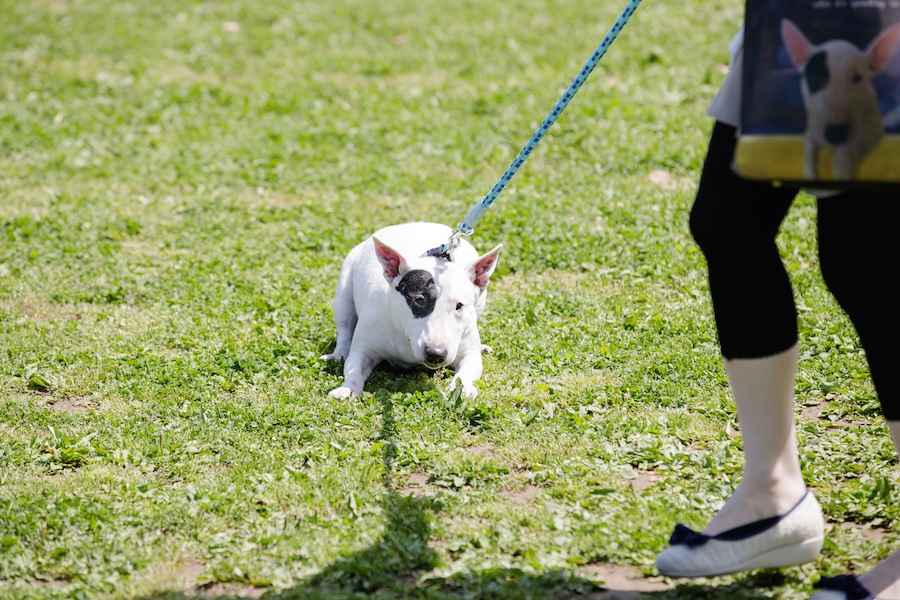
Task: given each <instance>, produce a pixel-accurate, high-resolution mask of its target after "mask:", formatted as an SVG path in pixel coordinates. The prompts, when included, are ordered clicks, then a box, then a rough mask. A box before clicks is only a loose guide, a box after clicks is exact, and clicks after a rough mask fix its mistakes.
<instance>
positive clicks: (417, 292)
mask: <svg viewBox="0 0 900 600" xmlns="http://www.w3.org/2000/svg"><path fill="white" fill-rule="evenodd" d="M373 241H374V243H375V254H376V256H377V257H378V261H379V262H380V263H381V266H382V267H383V269H384V278H385V279H386V280H387V282H388V284H389V285H390V286H391V288H392V290H394V291H396V293H392V294H391V300H390V302H391V317H389V318H394V319H396V320H397V323H396V325H397V327H398V328H400V329H402V330H403V333H404V334H405V336H406V339H407V341H408V342H409V344H410V347H411V349H412V352H413V354H414V355H415V357H416V359H417V360H418V361H419V362H421V363H422V364H423V365H425V366H427V367H429V368H432V369H438V368H441V367H445V366H448V365H451V364H453V363H454V362H455V361H456V358H457V354H458V352H459V347H460V342H461V341H462V339H463V336H464V335H465V334H466V332H468V331H469V330H470V329H471V328H472V327H473V326H474V325H475V323H476V320H477V319H478V315H479V314H481V311H482V310H483V309H484V305H485V299H486V292H487V285H488V281H489V280H490V277H491V274H492V273H493V272H494V268H495V267H496V266H497V258H498V256H499V254H500V249H501V248H502V246H497V247H496V248H494V249H493V250H491V251H490V252H488V253H487V254H484V255H482V256H480V257H478V258H477V259H476V260H474V261H473V262H471V263H470V264H462V265H460V264H456V263H455V262H451V261H448V260H445V259H443V258H437V257H432V256H428V257H414V258H406V257H404V256H402V255H401V254H400V253H399V252H397V251H396V250H394V249H393V248H391V247H390V246H388V245H387V244H384V243H382V242H381V241H380V240H378V239H377V238H373ZM479 351H480V348H479Z"/></svg>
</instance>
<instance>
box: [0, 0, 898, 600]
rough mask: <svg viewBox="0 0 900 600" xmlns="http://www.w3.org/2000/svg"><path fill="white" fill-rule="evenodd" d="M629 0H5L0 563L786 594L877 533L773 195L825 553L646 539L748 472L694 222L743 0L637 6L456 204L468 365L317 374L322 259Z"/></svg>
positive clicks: (792, 230)
mask: <svg viewBox="0 0 900 600" xmlns="http://www.w3.org/2000/svg"><path fill="white" fill-rule="evenodd" d="M624 5H625V2H624V0H623V1H622V2H589V1H587V0H572V1H570V2H552V1H547V0H506V1H504V2H491V1H483V0H482V1H478V0H451V1H449V2H446V1H442V2H439V1H436V0H415V1H414V0H392V1H390V2H372V1H365V0H327V1H311V0H295V1H290V0H269V1H267V2H255V1H253V0H232V1H229V2H212V1H209V0H189V1H187V2H176V1H174V0H156V1H154V2H142V1H140V0H131V1H125V2H112V1H110V0H93V1H88V0H16V1H11V0H0V12H2V14H3V18H2V19H0V56H2V58H3V66H2V69H0V193H2V199H0V597H2V598H4V599H10V600H24V599H50V598H66V599H68V598H77V599H93V598H104V599H106V598H108V599H138V598H140V599H148V600H149V599H157V600H162V599H170V600H176V599H185V598H189V597H195V596H198V595H199V596H202V597H206V598H234V597H259V596H262V595H265V596H266V597H267V598H273V599H276V598H277V599H279V600H293V599H298V600H299V599H301V598H321V599H328V600H330V599H343V598H357V597H358V598H362V597H367V598H382V599H393V598H423V599H444V598H451V599H506V598H509V599H523V598H525V599H551V598H552V599H560V598H563V599H564V598H592V599H594V600H600V599H601V598H603V599H608V598H613V597H619V598H621V599H623V600H625V599H632V600H633V599H634V598H637V594H638V593H639V592H643V596H642V597H645V598H653V599H660V600H662V599H682V598H737V599H762V598H785V599H788V600H790V599H801V598H807V597H808V596H809V594H810V593H811V590H812V583H813V582H814V581H816V579H817V578H818V576H819V574H825V575H835V574H838V573H841V572H844V571H846V570H848V569H864V568H866V567H867V566H869V565H871V564H873V563H874V562H875V561H876V560H878V559H879V558H880V557H882V556H884V555H885V554H887V553H888V550H889V549H890V548H893V547H896V546H897V545H898V544H900V532H898V531H897V530H896V523H897V520H898V517H900V514H898V511H900V472H898V469H897V461H896V458H895V455H894V452H893V446H892V444H891V442H890V440H889V438H888V436H887V432H886V430H885V428H884V426H883V420H882V418H881V416H880V412H879V409H878V404H877V400H876V398H875V396H874V390H873V387H872V385H871V382H870V380H869V378H868V371H867V367H866V364H865V357H864V356H863V353H862V351H861V348H860V346H859V342H858V340H857V338H856V336H855V333H854V332H853V329H852V327H851V326H850V324H849V322H848V321H847V320H846V318H845V317H844V315H843V314H842V313H841V312H840V311H839V310H838V308H837V305H836V303H835V302H834V301H833V300H832V299H831V297H830V296H829V295H828V294H827V291H826V290H825V287H824V284H823V283H822V281H821V278H820V276H819V272H818V264H817V257H816V248H815V210H814V208H815V207H814V204H813V201H812V199H811V198H810V197H808V196H805V195H801V196H800V197H799V198H798V200H797V202H796V203H795V206H794V208H793V210H792V211H791V213H790V215H789V217H788V219H787V221H786V222H785V224H784V227H783V229H782V232H781V235H780V238H779V241H780V243H781V247H782V250H783V255H784V259H785V261H786V264H787V265H788V268H789V270H790V273H791V277H792V278H793V281H794V283H795V293H796V297H797V301H798V305H799V307H800V327H801V363H800V372H799V376H798V381H797V416H798V420H799V435H800V441H801V447H802V451H803V465H804V469H805V474H806V478H807V481H808V483H809V485H810V486H812V487H813V488H815V490H816V491H817V495H818V497H819V499H820V501H821V502H822V504H823V506H824V508H825V510H826V512H827V515H828V528H829V529H828V535H827V541H826V545H825V548H824V550H823V553H822V555H821V557H820V558H819V559H818V561H817V562H816V563H815V564H811V565H806V566H803V567H797V568H792V569H784V570H780V571H757V572H753V573H749V574H743V575H738V576H733V577H721V578H715V579H701V580H696V581H673V580H669V579H665V578H661V577H659V575H658V574H657V573H656V571H655V569H654V566H653V559H654V557H655V555H656V553H657V552H659V551H660V550H662V549H663V548H664V547H665V546H666V544H667V538H668V534H669V532H670V531H671V529H672V527H673V525H674V524H675V523H676V522H684V523H686V524H688V525H691V526H694V527H702V526H703V525H704V523H705V522H706V520H707V519H708V518H709V517H710V516H711V514H712V513H713V511H714V510H715V509H716V508H717V507H718V506H719V505H720V504H721V503H722V502H723V501H724V499H725V498H727V497H728V495H729V493H730V491H731V490H732V489H733V488H734V486H735V485H736V484H737V478H738V477H739V475H740V468H741V461H742V459H741V439H740V430H739V427H738V425H737V423H736V421H735V413H734V409H733V405H732V402H731V398H730V392H729V389H728V386H727V382H726V380H725V375H724V371H723V369H722V365H721V362H720V357H719V350H718V345H717V340H716V332H715V327H714V323H713V320H712V310H711V306H710V302H709V298H708V290H707V287H706V273H705V263H704V261H703V257H702V255H701V254H700V253H699V250H698V248H697V247H696V245H695V244H694V242H693V241H692V239H691V238H690V235H689V232H688V227H687V216H688V211H689V208H690V205H691V202H692V200H693V196H694V192H695V189H696V181H697V177H698V173H699V169H700V166H701V162H702V160H703V156H704V152H705V141H706V137H707V135H708V132H709V130H710V127H711V121H710V119H709V118H708V117H706V116H705V114H704V113H705V110H706V107H707V105H708V103H709V101H710V99H711V98H712V95H713V94H714V93H715V91H716V89H717V87H718V85H719V83H720V82H721V81H722V79H723V77H724V71H725V66H724V65H725V64H726V63H727V60H728V54H727V50H726V45H727V42H728V40H729V39H730V37H731V36H732V34H733V33H734V31H735V30H736V29H737V27H739V25H740V22H741V18H742V14H743V2H740V1H738V0H702V1H701V0H687V1H681V2H679V1H675V0H661V1H657V2H646V3H645V4H644V5H642V6H641V7H640V8H639V9H638V11H637V12H636V13H635V15H634V17H633V18H632V20H631V22H630V23H629V24H628V25H627V26H626V27H625V29H624V30H623V31H622V33H621V34H620V36H619V38H618V40H617V41H616V42H615V44H613V46H612V47H611V48H610V50H609V51H608V52H607V53H606V56H605V57H604V58H603V60H602V61H601V63H600V65H599V66H598V67H597V68H596V70H595V71H594V73H593V74H592V75H591V77H590V79H589V80H588V81H587V83H585V85H584V86H583V87H582V89H581V91H580V92H579V93H578V95H577V96H576V98H575V99H574V100H573V101H572V103H571V104H570V105H569V107H568V108H567V109H566V111H565V113H564V114H563V115H562V116H561V117H560V119H559V122H558V123H557V124H556V125H554V126H553V128H552V129H551V130H550V132H549V133H548V134H547V136H546V137H545V138H544V140H543V141H542V142H541V143H540V145H539V146H538V148H537V150H536V151H535V152H534V153H533V154H532V155H531V157H530V158H529V159H528V161H526V163H525V165H524V166H523V167H522V169H521V170H520V172H519V173H518V174H517V175H516V176H515V178H514V179H513V181H512V182H511V183H510V184H509V185H508V186H507V188H506V190H505V191H504V192H503V193H502V194H501V195H500V197H499V198H498V199H497V201H496V202H495V203H494V205H493V207H492V208H491V210H490V211H488V213H487V214H486V216H485V217H484V219H483V220H482V221H481V223H480V224H479V225H478V227H477V228H476V231H475V233H474V234H473V235H472V236H471V238H469V239H470V241H472V243H473V244H474V245H475V246H476V247H477V248H478V249H479V250H481V251H482V252H484V251H487V250H488V249H490V248H492V247H493V246H495V245H496V244H498V243H502V244H504V250H503V252H502V254H501V256H500V262H499V266H498V268H497V271H496V273H495V274H494V277H493V280H492V282H491V285H490V293H489V300H488V307H487V311H486V312H485V314H484V316H483V317H482V320H481V324H480V328H481V332H482V337H483V341H484V342H485V343H486V344H489V345H491V346H492V347H493V349H494V352H493V353H492V354H490V355H489V356H487V357H486V360H485V374H484V377H483V379H482V381H480V382H479V383H478V386H479V390H480V392H479V395H478V397H477V398H476V399H474V400H465V399H462V398H459V397H458V396H456V395H454V394H446V393H444V390H445V389H446V388H447V385H448V383H449V381H450V377H451V375H450V374H449V373H447V372H439V373H431V372H426V371H413V372H398V371H395V370H391V369H388V368H381V369H379V370H378V371H376V373H375V374H374V376H373V377H372V378H371V379H370V380H369V382H368V384H367V386H366V393H365V394H363V395H362V396H359V397H356V398H353V399H349V400H342V401H338V400H334V399H331V398H329V397H328V396H327V392H328V391H329V390H330V389H332V388H333V387H335V386H336V385H338V383H339V382H340V380H341V377H340V369H339V367H338V366H336V365H332V364H326V363H323V362H322V361H321V360H319V357H320V356H321V355H322V354H325V353H327V352H330V351H331V349H332V348H333V345H334V341H335V328H334V324H333V323H332V316H331V297H332V293H333V289H334V286H335V283H336V280H337V274H338V269H339V267H340V262H341V260H342V258H343V256H344V254H345V253H346V252H347V251H348V250H349V249H350V248H351V247H352V246H353V245H355V244H356V243H357V242H359V241H360V240H362V239H363V238H365V237H366V236H368V235H369V234H370V233H371V232H372V231H374V230H375V229H377V228H379V227H382V226H384V225H389V224H394V223H399V222H404V221H413V220H428V221H436V222H440V223H445V224H448V225H451V226H452V225H455V224H456V223H458V222H459V221H460V220H462V218H463V217H464V216H465V215H466V213H467V212H468V210H469V209H470V208H471V207H472V205H473V204H474V203H475V202H477V201H478V200H479V199H480V198H481V197H482V196H483V195H484V194H485V193H487V191H488V190H490V189H491V187H492V186H493V185H494V183H495V182H496V181H497V179H498V178H499V177H500V175H501V174H502V173H503V171H504V170H505V169H506V167H507V166H508V165H509V164H510V162H511V161H512V160H513V159H514V158H515V156H516V154H517V153H518V152H519V150H520V149H521V148H522V146H523V145H524V143H525V142H526V141H527V140H528V138H529V137H530V136H531V134H532V133H533V132H534V130H535V128H536V127H537V126H538V124H540V122H541V120H542V119H543V118H544V117H545V116H546V115H547V113H548V112H549V110H550V109H551V108H552V106H553V104H554V103H555V102H556V100H557V99H558V98H559V96H560V94H561V93H562V91H563V90H564V89H565V87H566V86H567V85H568V84H569V83H570V82H571V80H572V78H573V77H574V76H575V75H576V74H577V73H578V71H579V70H580V69H581V67H582V65H583V64H584V62H585V60H587V58H588V57H589V56H590V55H591V53H592V52H593V51H594V49H595V48H596V46H597V44H598V43H599V42H600V41H601V40H602V39H603V36H604V35H605V34H606V33H607V31H608V30H609V28H610V27H611V26H612V24H613V23H614V21H615V19H616V18H617V17H618V15H619V14H620V13H621V11H622V9H623V8H624ZM612 592H614V593H612Z"/></svg>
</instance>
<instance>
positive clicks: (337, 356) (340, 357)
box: [319, 352, 347, 362]
mask: <svg viewBox="0 0 900 600" xmlns="http://www.w3.org/2000/svg"><path fill="white" fill-rule="evenodd" d="M346 358H347V356H346V355H344V354H340V353H337V352H332V353H331V354H323V355H322V356H320V357H319V360H333V361H334V362H341V361H342V360H344V359H346Z"/></svg>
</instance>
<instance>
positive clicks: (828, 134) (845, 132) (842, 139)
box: [825, 123, 850, 146]
mask: <svg viewBox="0 0 900 600" xmlns="http://www.w3.org/2000/svg"><path fill="white" fill-rule="evenodd" d="M849 138H850V124H849V123H837V124H834V123H829V124H828V125H826V126H825V141H827V142H828V143H829V144H833V145H835V146H840V145H841V144H846V143H847V140H848V139H849Z"/></svg>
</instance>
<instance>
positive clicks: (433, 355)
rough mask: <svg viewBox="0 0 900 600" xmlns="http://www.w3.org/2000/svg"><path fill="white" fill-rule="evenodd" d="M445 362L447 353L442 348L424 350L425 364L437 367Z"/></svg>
mask: <svg viewBox="0 0 900 600" xmlns="http://www.w3.org/2000/svg"><path fill="white" fill-rule="evenodd" d="M445 360H447V351H446V350H444V349H442V348H430V347H429V348H425V364H427V365H431V366H438V365H442V364H444V361H445Z"/></svg>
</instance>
